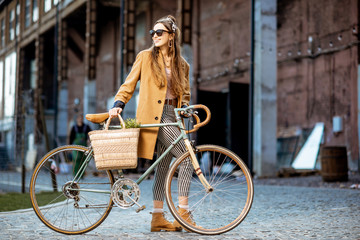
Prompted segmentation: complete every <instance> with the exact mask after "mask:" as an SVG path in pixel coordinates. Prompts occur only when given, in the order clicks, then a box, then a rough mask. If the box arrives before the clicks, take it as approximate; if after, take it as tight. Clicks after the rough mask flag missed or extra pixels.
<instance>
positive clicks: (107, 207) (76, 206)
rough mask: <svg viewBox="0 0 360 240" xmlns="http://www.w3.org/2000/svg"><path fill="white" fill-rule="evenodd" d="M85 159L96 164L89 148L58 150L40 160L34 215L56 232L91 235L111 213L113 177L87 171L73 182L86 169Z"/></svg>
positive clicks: (34, 187)
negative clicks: (77, 174) (87, 233)
mask: <svg viewBox="0 0 360 240" xmlns="http://www.w3.org/2000/svg"><path fill="white" fill-rule="evenodd" d="M87 157H89V158H87ZM86 159H87V160H90V161H93V155H92V154H90V153H89V148H87V147H83V146H77V145H72V146H62V147H58V148H56V149H54V150H52V151H50V152H49V153H47V154H46V155H45V156H44V157H43V158H42V159H41V160H40V162H39V163H38V164H37V166H36V168H35V170H34V173H33V175H32V178H31V182H30V198H31V203H32V206H33V208H34V210H35V213H36V215H37V216H38V217H39V218H40V220H41V221H42V222H43V223H44V224H45V225H46V226H48V227H49V228H51V229H53V230H55V231H57V232H60V233H64V234H81V233H85V232H88V231H90V230H92V229H94V228H96V227H97V226H98V225H99V224H100V223H101V222H102V221H104V220H105V218H106V217H107V216H108V214H109V212H110V211H111V208H112V204H113V202H112V200H111V198H110V190H111V187H112V185H113V183H114V177H113V175H112V173H111V172H110V171H95V172H93V173H90V172H88V171H86V172H85V174H81V175H83V176H81V177H80V178H78V180H76V181H74V174H75V173H74V171H80V170H79V168H80V166H81V165H83V164H85V165H84V166H87V163H88V162H86ZM84 162H85V163H84ZM72 165H73V166H72ZM66 166H68V167H66Z"/></svg>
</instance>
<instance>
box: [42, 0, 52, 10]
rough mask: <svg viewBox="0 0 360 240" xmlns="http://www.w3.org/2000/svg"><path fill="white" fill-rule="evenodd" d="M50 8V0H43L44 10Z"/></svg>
mask: <svg viewBox="0 0 360 240" xmlns="http://www.w3.org/2000/svg"><path fill="white" fill-rule="evenodd" d="M50 9H51V0H45V1H44V11H45V12H48V11H49V10H50Z"/></svg>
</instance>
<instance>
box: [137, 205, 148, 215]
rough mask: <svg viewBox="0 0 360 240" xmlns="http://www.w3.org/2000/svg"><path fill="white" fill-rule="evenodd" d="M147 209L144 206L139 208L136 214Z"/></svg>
mask: <svg viewBox="0 0 360 240" xmlns="http://www.w3.org/2000/svg"><path fill="white" fill-rule="evenodd" d="M145 208H146V207H145V205H143V206H142V207H139V208H138V209H136V210H135V211H136V213H139V212H140V211H142V210H144V209H145Z"/></svg>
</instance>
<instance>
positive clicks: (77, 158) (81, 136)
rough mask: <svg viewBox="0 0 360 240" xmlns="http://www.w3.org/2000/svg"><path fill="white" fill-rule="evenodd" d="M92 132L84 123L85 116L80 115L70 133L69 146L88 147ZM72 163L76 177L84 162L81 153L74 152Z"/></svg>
mask: <svg viewBox="0 0 360 240" xmlns="http://www.w3.org/2000/svg"><path fill="white" fill-rule="evenodd" d="M90 131H91V128H90V126H89V125H87V124H85V123H84V119H83V115H82V114H78V115H77V116H76V122H75V124H74V126H73V127H72V128H71V131H70V138H69V144H74V145H81V146H87V144H88V141H89V135H88V133H89V132H90ZM72 161H73V175H74V176H75V175H76V173H77V172H78V171H79V168H80V166H81V164H82V163H83V161H84V157H83V154H81V153H79V152H78V151H74V152H73V154H72Z"/></svg>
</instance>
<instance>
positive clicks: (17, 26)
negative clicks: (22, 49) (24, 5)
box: [15, 3, 20, 36]
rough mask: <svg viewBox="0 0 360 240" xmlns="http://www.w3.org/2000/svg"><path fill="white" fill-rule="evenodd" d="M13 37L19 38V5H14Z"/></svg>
mask: <svg viewBox="0 0 360 240" xmlns="http://www.w3.org/2000/svg"><path fill="white" fill-rule="evenodd" d="M15 22H16V23H15V35H16V36H19V33H20V4H19V3H18V4H16V18H15Z"/></svg>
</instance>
